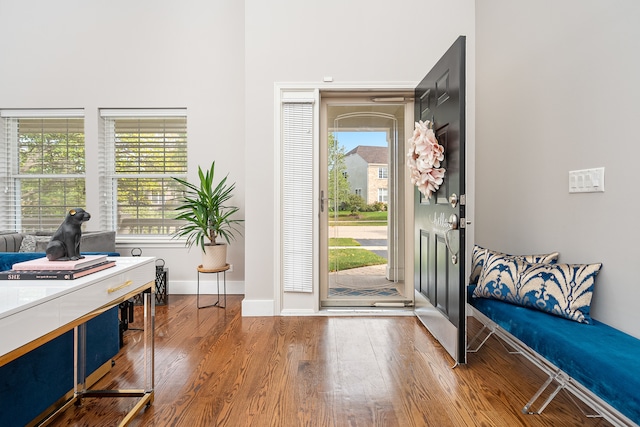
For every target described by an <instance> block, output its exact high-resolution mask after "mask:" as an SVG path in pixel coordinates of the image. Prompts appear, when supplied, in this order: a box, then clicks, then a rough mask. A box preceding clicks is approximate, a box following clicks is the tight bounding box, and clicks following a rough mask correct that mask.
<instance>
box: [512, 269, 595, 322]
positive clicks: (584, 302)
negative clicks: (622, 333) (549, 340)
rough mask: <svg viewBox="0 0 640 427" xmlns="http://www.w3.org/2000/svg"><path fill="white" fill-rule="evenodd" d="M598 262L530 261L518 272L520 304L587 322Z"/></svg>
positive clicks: (589, 320)
mask: <svg viewBox="0 0 640 427" xmlns="http://www.w3.org/2000/svg"><path fill="white" fill-rule="evenodd" d="M601 268H602V264H600V263H597V264H554V265H548V264H547V265H545V264H531V266H530V267H528V268H526V270H525V271H524V272H523V273H522V275H521V276H520V283H519V285H518V295H519V297H520V300H521V305H524V306H526V307H532V308H535V309H538V310H541V311H546V312H547V313H551V314H555V315H556V316H561V317H565V318H567V319H571V320H575V321H576V322H580V323H591V316H590V315H589V312H590V310H591V298H592V296H593V287H594V285H595V281H596V276H597V275H598V272H600V269H601Z"/></svg>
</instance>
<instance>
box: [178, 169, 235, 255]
mask: <svg viewBox="0 0 640 427" xmlns="http://www.w3.org/2000/svg"><path fill="white" fill-rule="evenodd" d="M215 166H216V162H215V161H214V162H212V163H211V167H210V168H209V170H207V171H206V172H204V171H203V170H202V168H201V167H200V166H198V177H199V178H200V183H199V184H198V185H196V184H192V183H190V182H188V181H185V180H183V179H180V178H176V177H172V178H173V179H174V180H175V181H177V182H178V183H180V184H182V185H183V186H184V187H185V190H184V195H183V196H182V199H181V205H180V206H178V207H177V208H176V210H177V211H178V212H179V213H178V216H176V219H177V220H180V221H186V223H185V224H183V225H181V226H180V228H179V229H178V230H177V231H176V232H175V233H174V237H186V238H187V242H186V245H187V247H189V248H190V247H191V246H193V245H194V244H197V245H198V246H200V248H201V249H202V252H204V250H205V244H209V245H214V244H216V239H217V238H218V237H222V238H223V239H224V240H225V241H226V242H227V243H230V242H231V241H232V240H235V237H236V236H235V234H236V233H238V234H241V233H240V230H239V229H238V225H239V224H240V223H241V222H242V220H240V219H233V218H231V217H232V216H233V215H234V214H236V213H237V212H238V210H239V208H238V207H236V206H227V205H226V204H225V203H226V202H227V201H228V200H229V199H230V198H231V197H232V196H233V190H235V188H236V184H235V183H230V184H229V183H227V178H228V176H229V175H227V176H225V177H224V178H223V179H222V180H221V181H220V182H219V183H218V184H217V185H216V184H215V182H214V172H215Z"/></svg>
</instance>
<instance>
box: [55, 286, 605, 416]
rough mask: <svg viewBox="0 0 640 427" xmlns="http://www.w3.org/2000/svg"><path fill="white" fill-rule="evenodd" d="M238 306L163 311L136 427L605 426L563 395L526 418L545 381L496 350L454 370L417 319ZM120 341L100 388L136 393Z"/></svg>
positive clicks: (94, 404)
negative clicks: (151, 395)
mask: <svg viewBox="0 0 640 427" xmlns="http://www.w3.org/2000/svg"><path fill="white" fill-rule="evenodd" d="M241 301H242V297H241V296H229V297H228V301H227V303H228V306H227V308H226V309H219V308H215V307H213V308H205V309H200V310H198V309H197V308H196V301H195V297H194V296H191V295H189V296H181V295H171V296H170V297H169V305H168V306H159V307H157V312H156V336H157V339H156V374H155V379H156V387H155V401H154V403H153V404H152V405H151V406H149V407H148V408H146V409H145V410H143V411H142V412H141V413H140V414H139V415H138V416H137V417H136V418H135V419H134V421H133V422H132V423H131V424H130V425H133V426H189V427H200V426H234V427H235V426H258V427H260V426H285V427H288V426H323V427H324V426H367V427H369V426H402V427H404V426H437V427H446V426H500V427H501V426H509V427H510V426H609V425H610V424H609V423H607V422H606V421H604V420H598V419H589V418H586V417H585V416H583V415H582V413H581V412H580V411H579V410H578V408H577V407H576V406H575V405H574V404H573V403H572V402H571V401H569V399H568V398H567V397H566V395H565V392H563V393H561V394H560V395H559V396H558V397H556V399H555V400H554V401H553V402H552V403H551V404H550V405H549V406H548V407H547V408H546V410H545V411H544V413H543V414H542V415H523V414H522V413H521V412H520V410H521V408H522V406H523V405H524V404H525V403H526V402H527V401H528V400H529V398H530V397H531V396H532V395H533V394H534V393H535V391H536V390H537V389H538V387H539V386H540V385H541V384H542V382H543V381H544V380H545V377H544V376H543V374H542V373H541V372H540V371H538V370H537V369H535V368H534V367H532V366H531V365H530V364H529V363H528V362H526V361H525V360H523V359H521V358H519V357H518V356H513V355H509V354H507V353H506V351H505V350H504V348H503V347H502V346H501V345H500V344H499V343H498V341H497V340H496V339H495V338H491V339H490V340H489V341H488V342H487V344H486V345H485V347H484V348H483V349H482V350H481V351H480V352H479V353H477V354H472V355H470V357H469V363H468V364H467V365H464V366H459V367H456V368H455V369H452V368H451V366H452V359H451V358H450V357H449V356H448V355H447V354H446V352H445V351H444V350H443V349H442V347H441V346H440V345H439V344H438V343H437V342H436V341H435V340H434V339H433V338H432V337H431V336H430V335H429V333H428V332H427V331H426V329H425V328H424V327H423V326H422V325H421V324H420V323H419V322H418V320H417V319H416V318H414V317H320V316H318V317H241V313H240V305H241ZM140 317H141V315H140V316H137V317H136V321H137V320H138V319H139V318H140ZM471 323H472V324H471V325H470V327H471V329H474V328H477V324H475V322H471ZM133 327H135V325H133ZM125 336H126V344H125V347H124V348H123V350H122V351H121V352H120V353H119V354H118V356H117V357H116V358H115V362H116V364H115V367H114V368H113V369H112V371H111V373H110V374H108V375H107V376H106V377H105V378H103V379H102V380H101V381H100V382H99V383H98V385H97V387H95V388H119V387H120V388H127V387H137V386H138V385H139V384H140V381H139V378H138V375H140V372H139V371H138V370H136V369H135V367H136V365H139V364H141V360H140V359H141V358H140V355H141V351H140V347H141V346H142V345H141V343H140V336H141V332H138V331H128V332H126V335H125ZM132 381H133V382H132ZM130 383H131V384H130ZM133 404H134V401H133V400H130V399H128V398H119V399H84V403H83V405H82V407H72V408H70V409H68V410H67V411H66V412H65V413H64V414H62V415H61V416H60V417H58V418H57V419H56V421H55V422H54V424H53V425H59V426H91V427H94V426H114V425H117V423H118V422H119V421H120V420H121V419H122V418H123V417H124V414H125V413H126V412H127V411H128V409H129V408H130V407H132V406H133Z"/></svg>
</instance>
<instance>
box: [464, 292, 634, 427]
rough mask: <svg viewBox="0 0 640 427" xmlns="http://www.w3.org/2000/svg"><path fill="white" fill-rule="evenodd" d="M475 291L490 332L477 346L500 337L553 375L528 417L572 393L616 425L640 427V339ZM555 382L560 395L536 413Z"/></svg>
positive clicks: (475, 304) (474, 303) (477, 312)
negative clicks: (481, 295)
mask: <svg viewBox="0 0 640 427" xmlns="http://www.w3.org/2000/svg"><path fill="white" fill-rule="evenodd" d="M474 288H475V286H474V285H471V286H469V294H468V298H467V301H468V303H469V305H470V306H471V307H472V308H473V311H474V313H473V314H474V317H476V318H477V319H478V320H480V321H481V322H482V323H483V324H484V325H485V328H483V329H484V330H488V333H487V334H488V335H487V334H485V336H484V339H483V338H482V331H481V332H480V333H479V334H478V335H476V337H475V338H474V340H482V343H484V342H485V341H486V339H487V338H488V336H490V335H491V334H496V335H498V336H499V337H501V338H502V339H503V340H505V341H506V342H507V343H509V344H510V345H511V346H514V347H516V348H517V349H518V350H520V351H521V352H522V351H524V352H525V353H523V354H524V355H525V356H528V358H529V360H531V361H532V362H534V363H535V364H536V365H537V366H539V367H540V368H542V369H544V370H545V371H546V372H547V373H548V374H549V380H548V381H547V383H545V384H544V385H543V387H542V388H541V389H540V390H539V392H538V393H536V395H535V396H534V397H533V398H532V399H531V400H530V401H529V402H528V403H527V404H526V405H525V407H524V409H523V412H529V413H539V412H542V410H544V408H545V407H546V406H547V404H548V403H549V402H550V401H551V399H553V397H554V396H555V394H556V393H557V392H558V391H560V390H561V389H562V388H567V389H569V390H570V391H571V392H572V393H573V394H575V395H576V396H578V397H579V398H580V399H581V400H583V401H584V402H585V403H587V404H588V405H589V406H591V407H592V408H593V409H594V410H596V411H597V412H598V413H599V414H600V415H602V416H604V417H605V418H607V419H609V420H610V421H612V422H613V423H614V424H617V425H630V426H632V425H637V424H640V340H639V339H637V338H634V337H632V336H630V335H628V334H625V333H623V332H621V331H619V330H617V329H615V328H612V327H611V326H608V325H606V324H604V323H602V322H599V321H597V320H595V319H593V324H584V323H578V322H574V321H571V320H567V319H564V318H561V317H558V316H554V315H551V314H548V313H545V312H542V311H538V310H533V309H530V308H526V307H522V306H518V305H514V304H510V303H507V302H503V301H498V300H494V299H487V298H474V297H472V293H473V289H474ZM474 340H471V341H470V342H469V346H470V347H472V346H473V345H474ZM482 343H481V344H480V345H479V346H478V347H477V349H479V347H481V346H482ZM477 349H475V350H474V349H470V351H472V352H473V351H477ZM554 382H555V383H556V384H557V387H556V390H555V391H554V392H553V393H551V395H550V396H549V398H547V400H546V401H545V402H544V403H543V405H542V407H541V409H540V410H539V411H538V412H533V411H532V408H531V407H532V405H533V403H534V402H535V401H536V400H537V399H538V398H539V397H540V395H541V394H542V392H543V391H544V389H546V388H547V387H548V386H549V385H551V384H552V383H554Z"/></svg>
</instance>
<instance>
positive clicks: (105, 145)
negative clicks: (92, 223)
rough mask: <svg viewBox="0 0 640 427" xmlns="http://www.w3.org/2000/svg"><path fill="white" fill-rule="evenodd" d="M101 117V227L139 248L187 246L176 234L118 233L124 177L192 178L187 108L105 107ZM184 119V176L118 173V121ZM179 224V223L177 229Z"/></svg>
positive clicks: (122, 241)
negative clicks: (119, 182) (161, 244)
mask: <svg viewBox="0 0 640 427" xmlns="http://www.w3.org/2000/svg"><path fill="white" fill-rule="evenodd" d="M99 116H100V138H101V140H100V144H99V145H100V158H101V161H100V169H101V170H100V173H99V179H100V184H99V186H100V194H101V204H100V205H101V206H100V209H101V215H100V217H101V227H102V228H103V229H108V230H113V231H116V239H117V242H118V243H123V244H125V245H126V244H127V243H136V246H144V243H145V242H153V243H154V244H157V243H159V242H164V243H168V242H174V243H175V244H174V245H170V246H175V245H178V244H179V245H184V242H182V241H179V240H176V239H173V237H172V232H168V233H162V234H160V233H157V234H156V233H150V234H147V233H145V234H135V233H131V234H122V233H119V232H118V226H117V221H118V200H117V199H118V195H117V187H118V186H117V180H118V179H122V178H135V177H138V176H139V177H140V178H149V179H165V178H171V177H178V178H182V179H185V180H186V179H187V177H188V170H187V167H188V162H187V155H188V137H187V136H186V135H187V126H188V116H187V109H186V108H172V109H163V108H157V109H156V108H153V109H111V108H103V109H100V110H99ZM178 117H181V118H184V120H185V148H184V153H183V154H184V159H185V160H184V162H185V165H184V166H185V168H184V172H182V173H173V172H167V173H149V174H144V173H142V174H135V173H134V174H129V173H118V172H116V163H115V162H116V153H115V151H116V150H115V139H114V138H115V133H114V132H113V130H114V129H113V126H115V123H116V121H117V120H118V119H124V120H135V119H140V120H144V119H155V118H157V119H167V118H178ZM177 225H178V224H177V223H176V226H177Z"/></svg>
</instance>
